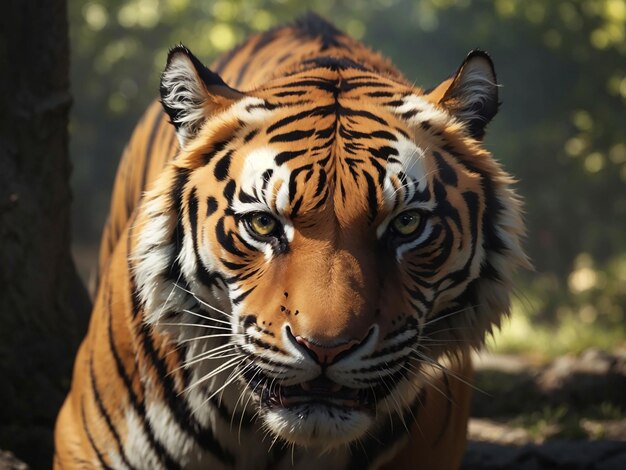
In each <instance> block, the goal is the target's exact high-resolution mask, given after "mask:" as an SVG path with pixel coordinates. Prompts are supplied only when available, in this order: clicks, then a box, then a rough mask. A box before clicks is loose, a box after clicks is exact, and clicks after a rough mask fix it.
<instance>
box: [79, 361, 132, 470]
mask: <svg viewBox="0 0 626 470" xmlns="http://www.w3.org/2000/svg"><path fill="white" fill-rule="evenodd" d="M89 377H90V380H91V390H92V391H93V396H94V399H95V402H96V405H97V406H98V410H99V411H100V414H101V415H102V417H103V418H104V421H105V423H106V425H107V427H108V428H109V431H110V432H111V435H112V436H113V440H114V441H115V444H116V445H117V450H118V452H119V454H120V457H121V458H122V461H123V462H124V464H125V465H126V466H127V467H128V468H130V469H131V470H132V469H134V468H135V467H134V466H133V465H131V463H130V462H129V461H128V458H127V457H126V453H125V452H124V444H122V439H121V438H120V435H119V434H118V433H117V430H116V429H115V426H114V425H113V421H111V416H110V415H109V412H108V411H107V409H106V407H105V406H104V402H103V401H102V397H101V396H100V392H98V385H97V383H96V376H95V374H94V370H93V351H92V356H91V357H90V358H89Z"/></svg>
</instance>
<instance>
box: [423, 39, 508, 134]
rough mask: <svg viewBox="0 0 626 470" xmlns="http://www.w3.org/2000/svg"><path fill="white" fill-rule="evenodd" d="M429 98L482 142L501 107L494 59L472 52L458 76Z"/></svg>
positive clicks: (445, 83) (446, 82) (442, 85)
mask: <svg viewBox="0 0 626 470" xmlns="http://www.w3.org/2000/svg"><path fill="white" fill-rule="evenodd" d="M427 97H428V99H430V100H431V101H433V102H435V103H438V104H439V105H440V106H443V107H444V108H446V109H447V110H448V111H449V112H450V113H451V114H452V115H453V116H454V117H456V118H457V119H458V120H459V121H461V122H464V123H465V124H466V126H467V130H468V132H469V134H470V135H471V136H472V137H474V138H475V139H479V140H480V139H482V138H483V137H484V135H485V127H486V126H487V124H489V122H490V121H491V119H493V117H494V116H495V115H496V113H497V112H498V106H499V104H500V103H499V101H498V82H497V79H496V72H495V69H494V67H493V62H492V61H491V58H490V57H489V55H488V54H487V53H486V52H483V51H480V50H473V51H471V52H470V53H469V54H468V55H467V57H466V58H465V60H464V61H463V63H462V64H461V66H460V67H459V68H458V70H457V71H456V73H455V74H454V76H453V77H451V78H449V79H447V80H445V81H444V82H442V83H441V84H440V85H439V86H437V87H435V88H434V89H433V90H432V91H430V92H429V93H428V95H427Z"/></svg>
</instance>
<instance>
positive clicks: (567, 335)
mask: <svg viewBox="0 0 626 470" xmlns="http://www.w3.org/2000/svg"><path fill="white" fill-rule="evenodd" d="M625 338H626V328H624V326H623V325H619V326H615V327H611V328H608V327H607V326H606V325H601V324H600V322H597V323H594V322H591V323H584V322H581V320H580V318H579V317H578V315H576V314H575V313H573V312H571V313H568V314H565V315H563V316H562V317H561V318H560V319H559V322H558V324H557V325H550V324H545V323H539V322H533V317H532V316H531V315H529V314H528V313H527V312H526V311H525V309H524V307H523V306H522V305H521V304H519V303H517V304H516V303H514V304H513V312H512V314H511V316H510V317H509V318H507V319H505V320H504V322H503V324H502V327H501V329H500V330H499V331H497V332H495V333H494V335H493V336H492V337H490V338H489V339H488V341H487V348H488V350H489V351H491V352H494V353H498V354H522V355H526V356H530V357H533V358H535V359H538V360H549V359H552V358H555V357H557V356H561V355H564V354H567V353H574V354H577V353H580V352H582V351H584V350H585V349H588V348H591V347H593V348H600V349H604V350H607V351H614V350H616V349H618V348H623V347H625V346H626V339H625Z"/></svg>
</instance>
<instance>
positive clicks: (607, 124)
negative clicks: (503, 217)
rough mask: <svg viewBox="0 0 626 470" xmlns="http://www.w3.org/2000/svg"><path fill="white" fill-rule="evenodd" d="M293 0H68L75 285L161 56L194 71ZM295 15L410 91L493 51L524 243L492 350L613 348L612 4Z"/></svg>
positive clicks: (617, 266) (547, 353)
mask: <svg viewBox="0 0 626 470" xmlns="http://www.w3.org/2000/svg"><path fill="white" fill-rule="evenodd" d="M303 3H304V2H300V1H296V0H273V1H268V0H257V1H253V0H245V1H244V0H215V1H213V0H211V1H209V0H203V1H191V0H126V1H124V0H107V1H88V2H85V1H83V0H81V1H78V0H70V26H71V35H72V38H71V44H72V48H73V50H72V87H73V90H72V91H73V96H74V100H75V101H74V108H73V114H72V122H71V143H72V144H71V145H72V147H71V154H72V159H73V162H74V174H73V186H74V197H75V201H74V213H73V223H74V252H75V255H76V258H77V261H78V264H79V267H80V270H81V272H82V273H83V275H84V277H85V278H86V279H87V278H88V277H89V272H90V270H92V269H93V268H94V266H95V253H96V249H97V243H98V240H99V234H100V230H101V228H102V224H103V221H104V218H105V216H106V211H107V208H108V200H109V194H110V188H111V185H112V182H113V178H114V172H115V168H116V165H117V162H118V158H119V155H120V153H121V151H122V148H123V146H124V144H125V142H126V141H127V139H128V137H129V135H130V133H131V131H132V129H133V127H134V125H135V123H136V122H137V120H138V118H139V117H140V115H141V113H142V112H143V110H144V109H145V108H146V106H147V105H148V103H149V102H150V101H151V100H153V99H155V97H156V96H157V90H158V79H159V73H160V71H161V69H162V68H163V66H164V63H165V57H166V53H167V49H168V47H170V46H172V45H174V44H176V43H178V42H183V43H184V44H185V45H187V46H188V47H189V48H190V49H191V50H192V51H193V52H194V53H195V54H196V55H197V56H199V57H201V58H202V59H203V60H204V61H205V62H206V63H210V62H212V61H213V60H214V59H215V58H216V57H218V56H219V54H221V53H223V52H224V51H226V50H228V49H229V48H231V47H233V46H234V45H235V44H237V43H238V42H239V41H241V40H242V39H244V38H245V37H246V36H247V35H248V34H250V33H251V32H254V31H262V30H266V29H268V28H271V27H272V26H275V25H277V24H279V23H281V22H284V21H289V20H291V19H293V18H295V17H297V16H298V14H301V13H303V11H304V8H303V7H302V6H301V5H302V4H303ZM307 3H308V8H310V9H312V10H314V11H316V12H318V13H319V14H321V15H322V16H324V17H326V18H327V19H330V20H332V21H333V22H334V23H335V24H336V25H337V26H338V27H340V28H341V29H343V30H345V31H346V32H348V33H349V34H351V35H352V36H354V37H356V38H358V39H361V40H362V41H363V42H365V43H366V44H368V45H370V46H372V47H374V48H375V49H378V50H380V51H382V52H383V53H384V54H386V55H387V56H388V57H390V58H391V59H392V60H393V61H394V62H395V64H396V65H397V66H398V67H399V68H400V69H401V70H403V71H404V73H405V75H406V76H407V77H408V78H409V79H410V80H414V81H415V83H417V84H419V85H421V86H424V87H429V86H432V85H434V84H436V83H438V82H439V81H441V80H442V79H444V78H446V77H447V76H448V75H450V74H451V73H452V72H453V71H454V70H455V69H456V67H457V66H458V65H459V64H460V63H461V61H462V60H463V58H464V56H465V54H466V53H467V52H468V51H469V50H470V49H473V48H481V49H485V50H487V51H489V53H490V54H491V55H492V57H493V59H494V61H495V65H496V70H497V72H498V78H499V81H500V83H501V84H502V85H503V87H502V89H501V99H502V101H503V105H502V107H501V111H500V113H499V115H498V116H497V117H496V119H495V121H494V123H493V124H492V125H491V126H490V128H489V131H488V134H487V138H486V145H487V147H488V148H489V149H490V150H492V151H493V153H494V155H495V156H496V157H497V158H498V159H499V160H501V161H502V162H503V164H504V166H505V167H506V168H507V169H508V170H509V171H510V172H511V173H513V174H514V175H515V176H516V177H517V178H518V179H519V183H518V185H517V188H518V190H519V192H520V193H521V194H522V195H523V197H524V199H525V200H526V220H527V223H528V227H529V235H528V239H527V242H526V247H527V250H528V252H529V254H530V256H531V257H532V259H533V262H534V264H535V267H536V272H533V273H524V274H522V275H520V279H519V282H518V286H519V289H518V294H517V296H516V299H515V304H514V313H513V315H512V317H511V320H510V321H509V322H507V323H506V324H505V325H504V328H503V330H502V331H501V332H500V333H498V334H497V335H496V337H495V338H494V339H493V340H492V341H491V343H492V344H491V348H492V349H495V350H496V351H499V352H516V353H518V352H523V353H524V354H527V355H530V356H533V357H535V358H537V360H542V359H546V358H550V357H554V356H556V355H561V354H563V353H566V352H578V351H581V350H583V349H586V348H588V347H589V346H598V347H601V348H606V349H609V350H615V349H616V348H618V347H623V346H624V338H625V336H624V332H625V329H626V328H625V325H626V318H625V309H626V144H625V136H626V112H625V111H626V109H625V104H626V1H625V0H580V1H577V0H549V1H548V0H545V1H541V0H523V1H522V0H496V1H491V0H489V1H487V0H484V1H478V0H462V1H453V0H412V1H411V0H351V1H349V2H347V1H346V2H343V4H342V5H339V4H338V3H339V2H331V1H320V0H318V1H312V2H307Z"/></svg>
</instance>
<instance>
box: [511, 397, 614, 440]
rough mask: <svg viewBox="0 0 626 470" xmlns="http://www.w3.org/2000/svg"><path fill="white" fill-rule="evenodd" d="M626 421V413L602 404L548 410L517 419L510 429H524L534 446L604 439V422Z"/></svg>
mask: <svg viewBox="0 0 626 470" xmlns="http://www.w3.org/2000/svg"><path fill="white" fill-rule="evenodd" d="M625 418H626V412H625V411H624V410H622V409H620V408H619V407H618V406H617V405H615V404H613V403H600V404H597V405H592V406H590V407H588V408H585V409H583V410H579V409H572V408H568V407H567V406H566V405H559V406H552V407H551V406H545V407H543V408H542V409H541V410H538V411H533V412H530V413H525V414H521V415H519V416H517V417H516V418H514V419H513V420H512V421H510V422H509V425H511V426H515V427H521V428H523V429H525V430H526V431H527V432H528V434H529V435H530V437H531V438H532V439H533V440H534V441H535V442H543V441H545V440H547V439H555V438H559V439H602V438H604V437H605V434H604V426H602V424H601V422H603V421H607V420H620V419H625Z"/></svg>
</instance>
